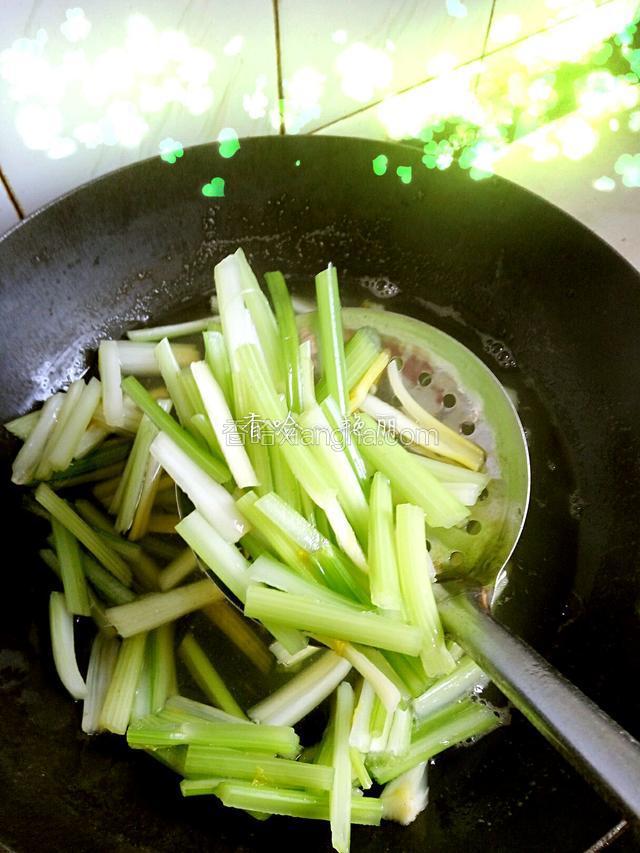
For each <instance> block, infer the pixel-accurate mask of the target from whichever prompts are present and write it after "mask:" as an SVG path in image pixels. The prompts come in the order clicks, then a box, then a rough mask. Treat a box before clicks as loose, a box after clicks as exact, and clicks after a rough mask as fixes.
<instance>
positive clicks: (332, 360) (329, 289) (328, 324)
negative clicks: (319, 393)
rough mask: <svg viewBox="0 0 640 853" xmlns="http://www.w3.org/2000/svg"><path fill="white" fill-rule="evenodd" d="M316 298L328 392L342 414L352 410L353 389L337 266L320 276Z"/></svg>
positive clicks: (320, 347) (321, 355)
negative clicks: (349, 385)
mask: <svg viewBox="0 0 640 853" xmlns="http://www.w3.org/2000/svg"><path fill="white" fill-rule="evenodd" d="M316 299H317V302H318V332H319V334H318V349H319V355H320V363H321V365H322V375H323V377H324V380H325V382H326V384H327V392H328V395H329V396H330V397H333V399H334V400H335V401H336V403H337V404H338V408H339V410H340V414H341V415H342V417H346V416H347V414H348V413H349V391H348V388H347V371H346V364H345V352H344V332H343V329H342V309H341V306H340V293H339V290H338V276H337V274H336V269H335V267H334V266H332V265H331V264H329V266H328V268H327V269H326V270H323V272H321V273H318V275H317V276H316Z"/></svg>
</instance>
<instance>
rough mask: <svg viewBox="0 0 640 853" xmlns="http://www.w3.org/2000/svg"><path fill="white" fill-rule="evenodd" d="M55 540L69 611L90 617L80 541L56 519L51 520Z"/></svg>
mask: <svg viewBox="0 0 640 853" xmlns="http://www.w3.org/2000/svg"><path fill="white" fill-rule="evenodd" d="M51 527H52V529H53V540H54V542H55V548H56V553H57V555H58V560H59V563H60V575H61V576H62V584H63V586H64V597H65V599H66V602H67V609H68V610H69V612H70V613H74V614H75V615H76V616H90V615H91V606H90V604H89V594H88V590H87V582H86V579H85V576H84V572H83V570H82V553H81V551H80V545H79V544H78V540H77V539H76V537H75V536H74V535H73V533H70V532H69V530H67V528H66V527H64V526H63V525H62V524H61V523H60V522H59V521H58V520H57V519H56V518H52V519H51Z"/></svg>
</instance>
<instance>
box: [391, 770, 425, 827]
mask: <svg viewBox="0 0 640 853" xmlns="http://www.w3.org/2000/svg"><path fill="white" fill-rule="evenodd" d="M428 795H429V787H428V784H427V762H426V761H422V762H421V763H420V764H416V766H415V767H413V768H412V769H411V770H407V771H406V773H402V774H401V775H400V776H397V777H396V778H395V779H393V780H392V781H391V782H388V783H387V784H386V785H385V786H384V790H383V792H382V794H381V795H380V799H381V800H382V817H383V818H384V819H385V820H394V821H395V822H396V823H401V824H402V825H403V826H408V825H409V824H410V823H413V821H414V820H415V819H416V818H417V817H418V815H419V814H420V812H422V811H424V810H425V809H426V807H427V800H428Z"/></svg>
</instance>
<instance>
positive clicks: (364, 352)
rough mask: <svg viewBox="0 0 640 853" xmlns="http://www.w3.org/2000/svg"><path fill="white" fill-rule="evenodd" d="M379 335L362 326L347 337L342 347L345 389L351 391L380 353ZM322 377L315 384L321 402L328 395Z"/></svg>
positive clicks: (373, 330)
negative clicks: (345, 380)
mask: <svg viewBox="0 0 640 853" xmlns="http://www.w3.org/2000/svg"><path fill="white" fill-rule="evenodd" d="M380 350H381V343H380V335H379V334H378V333H377V332H376V330H375V329H372V328H370V327H369V326H362V327H361V328H360V329H357V330H356V332H355V333H354V334H353V335H352V336H351V337H350V338H349V340H348V341H347V343H346V344H345V347H344V359H345V370H346V377H347V390H348V391H351V390H352V389H353V388H354V387H355V386H356V384H357V383H358V381H359V380H360V379H361V378H362V377H363V375H364V374H365V373H366V372H367V370H368V369H369V368H370V367H371V365H372V364H373V363H374V362H375V360H376V359H377V358H378V356H379V355H380ZM329 393H330V392H329V389H328V387H327V383H326V380H325V379H324V377H323V378H322V379H320V381H319V382H318V384H317V386H316V397H317V399H318V402H319V403H321V402H322V401H323V400H324V399H325V398H326V397H327V396H328V395H329Z"/></svg>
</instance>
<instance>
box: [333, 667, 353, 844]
mask: <svg viewBox="0 0 640 853" xmlns="http://www.w3.org/2000/svg"><path fill="white" fill-rule="evenodd" d="M352 715H353V689H352V687H351V685H350V684H349V683H348V682H347V681H343V682H342V684H341V685H340V686H339V687H338V692H337V696H336V711H335V718H334V735H333V760H332V765H333V785H332V786H331V793H330V795H329V816H330V820H331V843H332V844H333V847H334V848H335V850H337V851H338V853H349V844H350V839H351V756H350V754H349V730H350V728H351V717H352Z"/></svg>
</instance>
